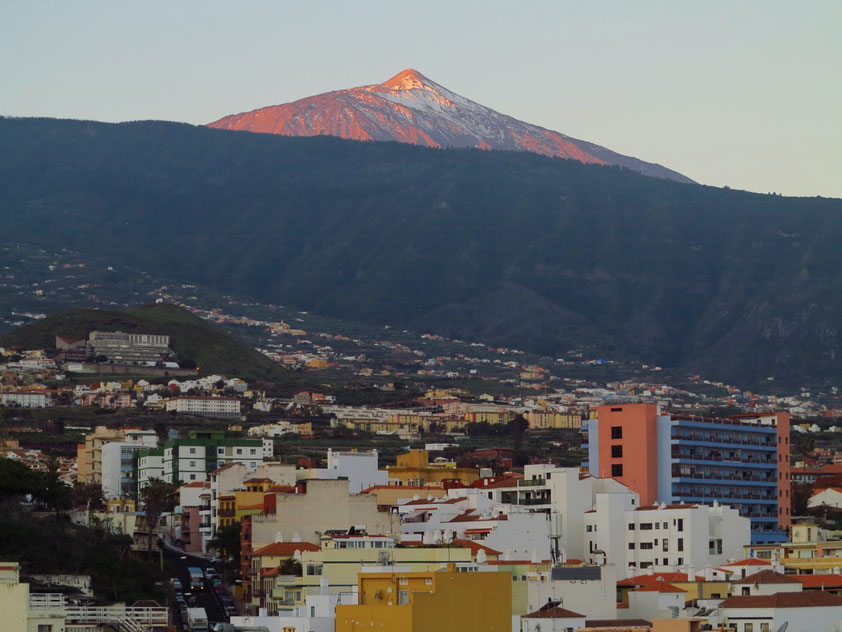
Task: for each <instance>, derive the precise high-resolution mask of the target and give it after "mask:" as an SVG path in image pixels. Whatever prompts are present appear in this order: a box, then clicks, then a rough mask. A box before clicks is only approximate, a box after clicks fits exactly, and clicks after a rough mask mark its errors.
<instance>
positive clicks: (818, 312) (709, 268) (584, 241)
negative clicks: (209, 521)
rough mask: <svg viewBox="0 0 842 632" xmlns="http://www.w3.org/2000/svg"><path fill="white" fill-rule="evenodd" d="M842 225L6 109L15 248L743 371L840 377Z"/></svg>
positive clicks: (636, 182) (358, 312)
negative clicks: (16, 116) (58, 250)
mask: <svg viewBox="0 0 842 632" xmlns="http://www.w3.org/2000/svg"><path fill="white" fill-rule="evenodd" d="M841 242H842V201H840V200H828V199H818V198H784V197H780V196H775V195H758V194H752V193H746V192H742V191H733V190H729V189H715V188H712V187H704V186H698V185H685V184H680V183H677V182H671V181H668V180H661V179H656V178H645V177H642V176H640V175H638V174H635V173H633V172H630V171H628V170H622V169H618V168H613V167H608V168H606V167H598V166H594V165H586V164H580V163H578V162H574V161H569V160H559V159H554V158H545V157H543V156H538V155H535V154H531V153H525V152H487V151H478V150H442V151H429V150H426V149H423V148H420V147H414V146H411V145H406V144H399V143H372V142H369V143H360V142H354V141H347V140H342V139H337V138H329V137H318V138H289V137H283V136H273V135H267V134H239V133H235V132H226V131H221V130H214V129H208V128H205V127H191V126H187V125H179V124H173V123H159V122H154V123H151V122H147V123H124V124H118V125H112V124H104V123H90V122H78V121H57V120H35V119H32V120H13V119H5V120H0V245H2V244H3V243H24V244H34V245H46V246H48V247H56V245H62V246H66V247H67V248H69V249H72V250H75V251H78V252H81V253H90V254H96V255H97V256H100V257H114V258H117V259H118V260H122V261H126V260H128V261H130V262H131V263H132V264H133V266H134V267H137V268H139V269H142V270H145V271H147V272H150V273H160V274H163V275H165V276H167V278H174V279H177V280H180V281H181V282H192V281H195V282H199V283H202V284H204V285H206V286H210V287H215V288H218V289H219V290H221V291H224V292H232V293H235V294H237V295H240V296H253V297H255V298H258V299H261V300H264V301H267V302H276V303H282V304H286V305H294V306H297V307H299V308H300V309H309V310H311V311H313V312H314V313H323V314H325V315H330V316H336V317H340V318H347V319H354V320H357V321H365V322H369V323H379V324H381V325H382V324H384V323H388V324H391V325H393V326H403V327H412V328H417V329H424V330H427V331H432V332H441V333H448V334H451V335H458V336H459V337H460V338H461V339H463V340H480V341H485V342H492V343H497V344H500V345H505V346H512V347H521V348H528V349H531V350H534V351H537V352H541V353H544V354H547V355H551V354H563V353H565V352H566V351H568V350H569V349H571V348H574V347H581V346H588V347H590V348H593V349H595V350H597V351H598V352H599V353H600V354H601V355H604V356H607V357H610V356H612V355H615V354H625V355H631V356H634V357H637V358H639V359H641V360H642V361H644V362H646V363H650V364H651V363H657V364H661V365H663V366H677V367H681V368H684V369H687V370H688V371H694V372H699V371H702V372H704V373H705V374H706V375H709V376H711V377H721V378H723V379H728V380H732V381H735V382H738V383H743V384H752V383H758V382H765V380H766V378H767V377H769V376H774V377H775V378H776V379H777V383H780V382H781V381H784V380H789V381H791V382H796V383H813V382H823V381H828V380H832V379H836V380H839V379H840V378H842V363H840V358H842V348H840V323H842V249H840V248H839V247H838V244H839V243H841ZM126 282H127V284H130V283H131V279H126Z"/></svg>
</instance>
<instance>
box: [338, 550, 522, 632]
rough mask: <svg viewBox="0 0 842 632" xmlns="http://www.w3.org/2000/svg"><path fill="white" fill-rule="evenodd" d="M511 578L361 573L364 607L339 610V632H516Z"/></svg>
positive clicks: (450, 572)
mask: <svg viewBox="0 0 842 632" xmlns="http://www.w3.org/2000/svg"><path fill="white" fill-rule="evenodd" d="M511 581H512V577H511V575H510V574H509V573H495V572H491V573H486V572H483V573H480V572H459V571H457V569H456V566H455V565H453V564H448V565H447V567H446V568H445V569H442V570H437V571H433V572H424V573H413V572H382V573H379V572H375V573H360V574H359V579H358V594H359V604H358V605H355V606H343V605H338V606H337V607H336V632H363V631H366V632H398V631H399V632H430V631H431V630H435V631H436V632H510V630H511V629H512V602H511V593H510V591H511Z"/></svg>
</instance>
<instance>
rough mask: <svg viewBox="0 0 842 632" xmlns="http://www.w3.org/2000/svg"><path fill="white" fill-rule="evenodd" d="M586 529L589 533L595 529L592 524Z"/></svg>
mask: <svg viewBox="0 0 842 632" xmlns="http://www.w3.org/2000/svg"><path fill="white" fill-rule="evenodd" d="M585 529H586V531H587V532H588V533H590V532H591V531H593V527H592V526H591V525H588V526H587V527H586V528H585Z"/></svg>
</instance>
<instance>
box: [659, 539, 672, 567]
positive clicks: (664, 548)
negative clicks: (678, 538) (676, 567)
mask: <svg viewBox="0 0 842 632" xmlns="http://www.w3.org/2000/svg"><path fill="white" fill-rule="evenodd" d="M661 550H662V551H663V552H664V553H666V552H667V551H669V550H670V541H669V540H667V539H666V538H664V541H663V543H662V547H661ZM664 564H666V562H664Z"/></svg>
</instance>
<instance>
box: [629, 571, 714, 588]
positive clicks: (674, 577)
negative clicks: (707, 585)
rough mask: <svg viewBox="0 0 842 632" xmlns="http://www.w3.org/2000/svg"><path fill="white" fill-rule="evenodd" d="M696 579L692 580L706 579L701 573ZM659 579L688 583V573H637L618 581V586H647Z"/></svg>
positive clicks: (671, 582) (672, 582)
mask: <svg viewBox="0 0 842 632" xmlns="http://www.w3.org/2000/svg"><path fill="white" fill-rule="evenodd" d="M694 577H695V579H693V580H690V581H697V582H700V581H704V577H702V576H701V575H695V576H694ZM658 581H662V582H667V583H669V584H675V583H687V581H688V579H687V573H655V574H654V575H648V574H647V575H637V576H636V577H628V578H626V579H621V580H620V581H618V582H617V585H618V586H621V587H626V586H646V585H648V584H654V583H656V582H658Z"/></svg>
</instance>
